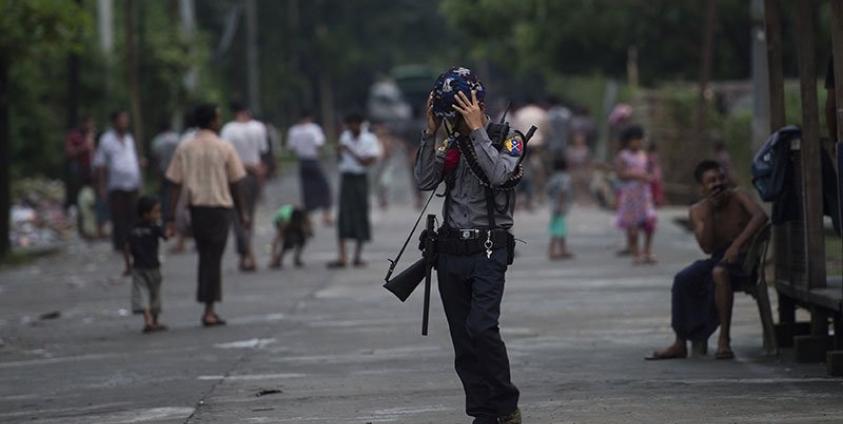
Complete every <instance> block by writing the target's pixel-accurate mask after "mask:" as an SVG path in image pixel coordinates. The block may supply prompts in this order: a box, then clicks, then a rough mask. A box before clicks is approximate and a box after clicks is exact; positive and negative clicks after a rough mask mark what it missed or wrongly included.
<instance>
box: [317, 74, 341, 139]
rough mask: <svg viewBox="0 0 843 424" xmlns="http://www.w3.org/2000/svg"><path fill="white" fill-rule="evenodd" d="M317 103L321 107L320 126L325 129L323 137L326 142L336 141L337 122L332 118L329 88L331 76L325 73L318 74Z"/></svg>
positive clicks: (330, 90) (330, 89)
mask: <svg viewBox="0 0 843 424" xmlns="http://www.w3.org/2000/svg"><path fill="white" fill-rule="evenodd" d="M319 99H320V101H319V103H320V105H321V106H322V121H323V122H322V125H323V127H324V128H325V135H326V136H327V137H328V140H336V139H337V137H338V135H337V125H336V124H337V120H336V117H335V116H334V111H335V110H336V109H335V107H334V90H333V88H332V87H331V76H330V75H328V72H327V71H324V70H323V71H321V72H320V73H319Z"/></svg>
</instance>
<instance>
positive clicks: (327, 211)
mask: <svg viewBox="0 0 843 424" xmlns="http://www.w3.org/2000/svg"><path fill="white" fill-rule="evenodd" d="M324 145H325V133H324V132H323V131H322V127H320V126H319V124H317V123H315V122H313V114H311V113H310V112H308V111H305V112H303V113H302V114H301V117H300V118H299V121H298V122H297V123H296V124H295V125H293V126H292V127H290V130H289V131H288V132H287V148H288V149H290V150H292V151H293V152H294V153H295V154H296V156H297V157H298V159H299V181H300V187H301V196H302V205H303V206H304V210H305V211H306V212H308V213H310V212H313V211H316V210H321V211H322V223H323V224H325V225H331V224H332V223H333V222H334V220H333V218H332V217H331V187H330V186H329V185H328V179H327V178H326V177H325V172H324V171H322V164H321V163H320V162H319V151H320V150H321V149H322V146H324Z"/></svg>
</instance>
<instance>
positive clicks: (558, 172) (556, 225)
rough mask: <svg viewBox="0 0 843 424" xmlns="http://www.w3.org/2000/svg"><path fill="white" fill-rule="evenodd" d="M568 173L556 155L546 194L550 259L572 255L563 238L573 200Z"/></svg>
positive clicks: (566, 230) (566, 166)
mask: <svg viewBox="0 0 843 424" xmlns="http://www.w3.org/2000/svg"><path fill="white" fill-rule="evenodd" d="M571 184H572V183H571V176H570V175H568V164H567V161H566V160H565V159H564V158H562V157H558V158H556V159H555V160H554V161H553V175H552V176H551V177H550V180H549V181H548V182H547V196H548V200H549V201H550V211H551V212H550V213H551V215H550V247H549V248H548V253H547V254H548V257H549V258H550V259H551V260H557V259H568V258H571V257H573V256H574V255H572V254H571V252H569V251H568V246H567V244H566V242H565V238H566V237H567V236H568V222H567V216H568V212H569V211H570V210H571V204H572V203H573V201H574V196H573V190H572V187H571Z"/></svg>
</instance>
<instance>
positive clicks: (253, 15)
mask: <svg viewBox="0 0 843 424" xmlns="http://www.w3.org/2000/svg"><path fill="white" fill-rule="evenodd" d="M246 86H247V92H248V95H249V110H251V112H252V113H253V114H255V115H260V113H261V102H260V63H259V62H258V6H257V3H256V0H246Z"/></svg>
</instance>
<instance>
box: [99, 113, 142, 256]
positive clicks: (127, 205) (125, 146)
mask: <svg viewBox="0 0 843 424" xmlns="http://www.w3.org/2000/svg"><path fill="white" fill-rule="evenodd" d="M94 167H96V169H97V173H98V175H99V178H98V180H97V181H98V184H99V194H100V198H102V199H108V208H109V210H110V212H111V243H112V246H113V247H114V250H116V251H120V252H122V251H123V246H125V245H126V240H127V237H128V236H129V230H130V229H131V228H132V226H133V225H134V222H135V215H136V213H135V203H136V202H137V199H138V190H139V189H140V187H141V173H140V164H139V162H138V155H137V152H136V151H135V140H134V139H133V138H132V134H130V133H129V113H128V112H126V111H119V112H114V113H112V114H111V128H110V129H109V130H108V131H106V132H105V134H103V135H102V137H100V143H99V146H97V152H96V154H95V155H94Z"/></svg>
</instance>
